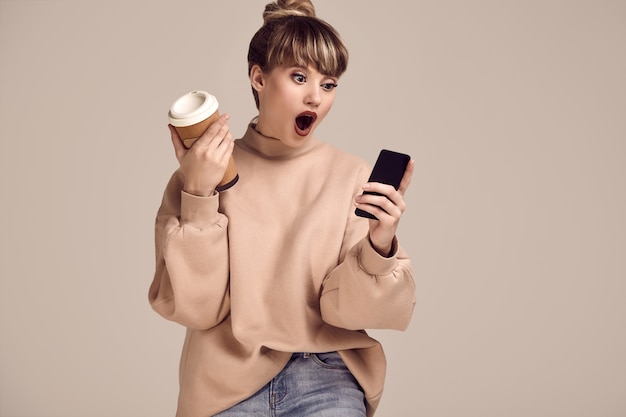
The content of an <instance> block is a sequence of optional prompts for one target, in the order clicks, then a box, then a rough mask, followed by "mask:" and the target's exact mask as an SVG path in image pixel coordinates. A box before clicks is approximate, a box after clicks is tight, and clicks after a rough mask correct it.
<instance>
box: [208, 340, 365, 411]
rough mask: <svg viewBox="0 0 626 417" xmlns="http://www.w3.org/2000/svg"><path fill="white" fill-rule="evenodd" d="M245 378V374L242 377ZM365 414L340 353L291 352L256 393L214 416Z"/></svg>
mask: <svg viewBox="0 0 626 417" xmlns="http://www.w3.org/2000/svg"><path fill="white" fill-rule="evenodd" d="M244 377H245V376H244ZM300 416H303V417H304V416H306V417H365V398H364V396H363V390H362V389H361V387H360V385H359V383H358V382H357V381H356V379H354V377H353V376H352V374H351V373H350V371H349V370H348V368H347V367H346V365H345V364H344V363H343V360H342V359H341V356H339V354H338V353H337V352H330V353H294V354H293V355H292V357H291V359H290V360H289V362H288V363H287V365H286V366H285V368H284V369H283V370H282V371H281V372H280V373H279V374H278V375H276V377H275V378H274V379H272V380H271V381H270V382H269V384H267V385H266V386H264V387H263V388H261V389H260V390H259V391H258V392H257V393H256V394H254V395H252V396H251V397H249V398H248V399H246V400H244V401H242V402H240V403H239V404H236V405H235V406H233V407H231V408H229V409H228V410H225V411H222V412H221V413H218V414H215V415H214V417H300Z"/></svg>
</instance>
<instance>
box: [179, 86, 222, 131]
mask: <svg viewBox="0 0 626 417" xmlns="http://www.w3.org/2000/svg"><path fill="white" fill-rule="evenodd" d="M218 107H219V104H218V102H217V98H215V96H213V95H211V94H209V93H207V92H206V91H201V90H199V91H192V92H191V93H187V94H185V95H184V96H182V97H180V98H179V99H178V100H176V101H175V102H174V104H172V107H171V108H170V111H169V119H170V123H171V124H172V126H176V127H181V126H190V125H194V124H196V123H199V122H201V121H203V120H204V119H206V118H207V117H209V116H210V115H212V114H213V113H215V112H216V111H217V108H218Z"/></svg>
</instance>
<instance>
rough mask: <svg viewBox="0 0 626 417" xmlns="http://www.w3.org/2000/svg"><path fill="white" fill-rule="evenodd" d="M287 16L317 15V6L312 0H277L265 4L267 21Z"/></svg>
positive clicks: (265, 19) (264, 13)
mask: <svg viewBox="0 0 626 417" xmlns="http://www.w3.org/2000/svg"><path fill="white" fill-rule="evenodd" d="M285 16H310V17H315V7H313V3H312V2H311V0H277V1H275V2H273V3H268V4H267V5H266V6H265V11H264V12H263V21H264V22H265V23H267V22H268V21H269V20H272V19H279V18H281V17H285Z"/></svg>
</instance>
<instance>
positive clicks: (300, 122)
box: [295, 111, 317, 136]
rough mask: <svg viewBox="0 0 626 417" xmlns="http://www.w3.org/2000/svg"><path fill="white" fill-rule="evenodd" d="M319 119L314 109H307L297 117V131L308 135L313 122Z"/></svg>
mask: <svg viewBox="0 0 626 417" xmlns="http://www.w3.org/2000/svg"><path fill="white" fill-rule="evenodd" d="M315 120H317V114H316V113H314V112H312V111H305V112H302V113H300V114H299V115H298V116H297V117H296V124H295V128H296V133H297V134H298V135H300V136H307V135H308V134H309V133H311V128H312V127H313V123H315Z"/></svg>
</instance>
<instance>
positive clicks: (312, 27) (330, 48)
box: [265, 16, 348, 77]
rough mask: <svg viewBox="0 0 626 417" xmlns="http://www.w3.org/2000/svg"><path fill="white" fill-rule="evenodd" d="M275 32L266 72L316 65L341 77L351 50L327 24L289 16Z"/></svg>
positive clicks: (323, 71)
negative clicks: (275, 69)
mask: <svg viewBox="0 0 626 417" xmlns="http://www.w3.org/2000/svg"><path fill="white" fill-rule="evenodd" d="M280 20H283V22H282V23H283V24H282V25H280V26H279V27H277V28H276V29H277V30H274V31H273V33H272V35H271V38H273V39H270V41H269V42H268V47H269V48H268V51H267V62H266V65H265V70H266V71H271V70H272V69H274V68H276V67H278V66H287V67H289V66H301V67H304V68H306V67H308V66H309V65H312V66H314V67H315V68H317V70H318V71H319V72H320V73H322V74H324V75H328V76H332V77H340V76H341V75H342V74H343V73H344V72H345V71H346V69H347V67H348V50H347V48H346V47H345V45H344V43H343V41H342V40H341V38H340V37H339V35H338V34H337V33H336V32H335V30H334V29H333V28H332V27H331V26H330V25H328V24H327V23H326V22H324V21H322V20H320V19H317V18H310V17H304V16H289V17H287V18H284V19H280Z"/></svg>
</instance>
